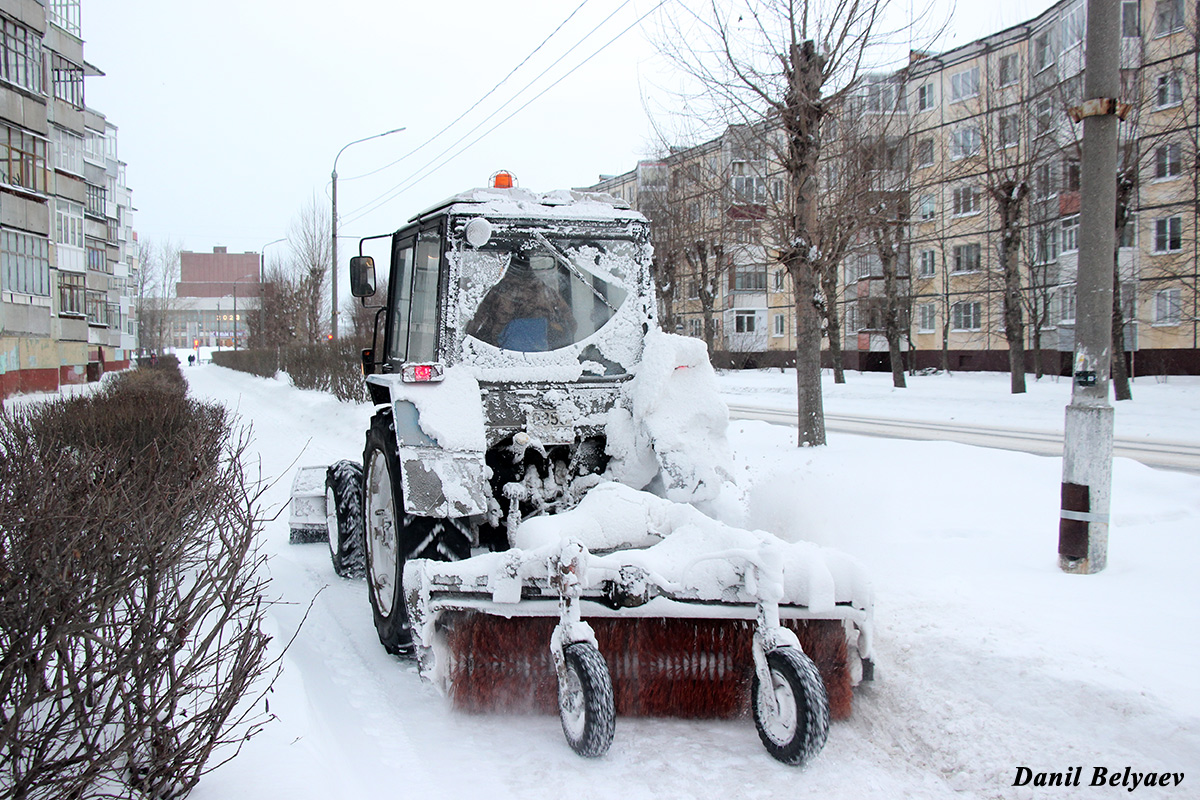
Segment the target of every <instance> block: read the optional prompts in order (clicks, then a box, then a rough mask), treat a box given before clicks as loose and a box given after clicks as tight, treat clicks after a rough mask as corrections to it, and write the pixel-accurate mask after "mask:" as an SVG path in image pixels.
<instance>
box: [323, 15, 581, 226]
mask: <svg viewBox="0 0 1200 800" xmlns="http://www.w3.org/2000/svg"><path fill="white" fill-rule="evenodd" d="M589 2H590V0H583V2H582V3H580V4H579V5H578V6H576V7H575V10H574V11H572V12H571V13H570V14H568V15H567V18H566V19H564V20H563V21H562V22H560V23H558V26H557V27H556V28H555V29H554V30H552V31H550V35H549V36H547V37H546V38H545V39H543V40H542V42H541V44H539V45H538V46H537V47H535V48H533V50H531V51H529V54H528V55H526V56H525V58H523V59H521V63H520V64H517V65H516V66H515V67H513V68H512V70H511V71H510V72H509V73H508V74H507V75H505V76H504V77H503V78H501V79H500V82H499V83H497V84H496V85H495V86H493V87H492V88H491V89H488V90H487V92H486V93H485V94H484V95H483V97H481V98H479V99H478V100H476V101H475V102H474V103H471V104H470V105H468V106H467V110H466V111H464V112H462V113H461V114H459V115H458V116H457V117H456V118H455V119H454V121H453V122H451V123H450V124H448V125H446V126H445V127H444V128H442V129H441V130H440V131H438V132H437V133H435V134H434V135H433V136H430V137H429V138H428V139H426V140H425V141H423V142H421V143H420V144H419V145H417V146H416V147H414V148H413V149H412V150H409V151H408V152H407V153H405V154H404V155H402V156H400V157H399V158H397V159H396V160H395V161H393V162H391V163H390V164H385V165H383V166H382V167H379V168H378V169H373V170H371V171H370V172H364V173H363V174H362V175H355V176H354V177H352V178H343V180H344V181H356V180H358V179H359V178H367V177H370V176H371V175H374V174H376V173H377V172H382V171H383V170H385V169H388V168H390V167H394V166H395V165H396V164H399V163H400V162H401V161H403V160H404V159H406V158H408V157H409V156H411V155H413V154H414V153H418V152H420V151H421V150H423V149H424V148H425V147H427V146H429V145H430V144H432V143H433V142H435V141H437V139H438V137H440V136H441V135H442V134H443V133H445V132H446V131H448V130H450V129H451V128H453V127H454V126H455V125H457V124H458V123H459V122H460V121H462V118H463V117H465V116H467V114H470V113H471V112H472V111H474V110H475V109H476V108H477V107H478V106H479V104H480V103H482V102H483V101H484V100H487V99H488V98H489V97H491V96H492V95H493V94H494V93H495V92H496V90H497V89H499V88H500V87H501V86H503V85H504V84H505V83H506V82H507V81H508V79H509V78H511V77H512V76H513V75H515V74H516V72H517V70H519V69H520V68H521V67H523V66H525V64H526V63H528V61H529V59H531V58H533V57H534V56H535V55H537V53H538V51H539V50H541V49H542V48H543V47H545V46H546V43H547V42H549V41H550V40H551V39H553V38H554V36H555V34H557V33H558V32H559V31H560V30H562V28H563V26H564V25H566V24H567V23H568V22H570V21H571V19H572V18H573V17H574V16H575V15H576V14H578V13H579V11H580V9H582V8H583V7H584V6H586V5H587V4H588V3H589ZM518 94H519V92H518ZM503 107H504V106H501V108H503ZM351 213H353V212H351Z"/></svg>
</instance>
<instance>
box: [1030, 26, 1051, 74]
mask: <svg viewBox="0 0 1200 800" xmlns="http://www.w3.org/2000/svg"><path fill="white" fill-rule="evenodd" d="M1052 34H1053V31H1052V30H1049V31H1046V32H1045V33H1043V34H1042V35H1040V36H1038V37H1036V38H1035V39H1034V40H1033V70H1034V72H1041V71H1042V70H1044V69H1046V68H1047V67H1050V66H1053V64H1054V39H1053V35H1052Z"/></svg>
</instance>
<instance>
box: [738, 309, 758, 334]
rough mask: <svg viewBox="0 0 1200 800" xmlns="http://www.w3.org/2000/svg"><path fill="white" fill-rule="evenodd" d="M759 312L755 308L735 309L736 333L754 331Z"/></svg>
mask: <svg viewBox="0 0 1200 800" xmlns="http://www.w3.org/2000/svg"><path fill="white" fill-rule="evenodd" d="M757 316H758V314H757V312H756V311H754V310H753V309H750V310H746V309H734V312H733V330H734V333H754V330H755V320H756V319H757Z"/></svg>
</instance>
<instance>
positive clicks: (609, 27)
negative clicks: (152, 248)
mask: <svg viewBox="0 0 1200 800" xmlns="http://www.w3.org/2000/svg"><path fill="white" fill-rule="evenodd" d="M927 1H928V0H927ZM680 2H688V3H696V2H699V0H666V3H665V4H663V6H662V8H661V10H660V12H659V13H663V12H667V11H669V10H670V9H671V7H672V6H673V5H675V4H677V3H680ZM932 2H933V3H934V11H933V15H941V16H943V17H945V16H946V15H947V14H952V16H951V23H950V29H949V32H948V34H947V36H946V37H944V38H943V39H942V40H940V41H939V42H937V43H936V44H935V47H936V49H939V50H940V49H948V48H949V47H952V46H955V45H958V44H962V43H965V42H968V41H971V40H972V39H975V38H978V37H979V36H982V35H985V34H987V33H991V32H994V31H997V30H1000V29H1002V28H1004V27H1007V26H1009V25H1012V24H1015V23H1017V22H1021V21H1023V20H1025V19H1028V18H1030V17H1032V16H1034V15H1035V14H1038V13H1040V12H1041V11H1043V10H1044V9H1046V8H1048V7H1049V6H1050V5H1051V4H1052V3H1051V2H1050V0H1004V2H992V3H981V2H978V0H959V4H958V5H959V7H958V8H957V9H955V10H953V11H951V9H953V3H952V2H951V0H932ZM581 3H582V5H581ZM913 4H915V5H916V7H918V8H919V7H920V6H921V4H922V3H921V0H911V2H910V0H895V2H893V10H894V11H895V10H899V11H900V13H907V12H906V11H905V9H907V8H909V7H910V6H911V5H913ZM658 5H659V0H628V2H623V0H441V1H440V2H439V1H438V0H425V2H415V1H414V0H399V2H396V0H339V1H338V2H334V3H329V2H320V3H317V2H308V1H307V0H207V2H204V3H187V2H183V3H181V2H174V0H83V37H84V39H85V41H86V44H85V48H84V53H85V56H86V58H87V60H88V61H89V62H90V63H91V64H94V65H95V66H96V67H98V68H99V69H100V70H102V71H103V72H104V73H105V76H104V77H96V78H88V79H87V87H86V92H87V95H86V97H87V103H88V105H89V106H90V107H92V108H94V109H96V110H98V111H100V112H102V113H104V114H105V115H106V116H107V117H108V119H109V121H110V122H112V123H113V124H115V125H117V126H118V127H119V129H120V157H121V159H122V160H123V161H125V162H127V163H128V165H129V167H128V181H129V185H130V187H131V188H132V189H133V199H134V207H135V208H136V212H135V214H134V228H135V229H136V230H137V231H138V232H139V235H140V237H142V238H146V237H149V238H151V239H154V240H163V239H168V238H169V239H171V240H173V241H174V242H176V243H178V244H180V245H182V246H183V247H184V248H185V249H189V250H196V251H206V250H211V248H212V247H213V246H214V245H225V246H227V247H228V248H229V249H230V251H238V252H240V251H259V250H261V249H262V247H263V245H264V244H266V243H267V242H270V241H271V240H273V239H278V238H279V237H282V236H284V235H286V234H287V231H288V226H289V224H290V223H291V221H292V220H293V219H294V218H295V217H296V215H297V214H298V212H299V211H300V210H301V208H302V207H303V206H304V205H305V204H306V203H308V202H313V201H314V200H315V202H317V203H319V204H321V205H322V206H323V207H326V208H327V207H328V204H329V202H330V197H329V184H330V172H331V171H332V168H333V161H334V157H335V155H336V154H337V152H338V150H339V149H340V148H341V147H342V146H343V145H345V144H347V143H348V142H351V141H353V140H355V139H359V138H362V137H365V136H370V135H372V134H375V133H381V132H383V131H386V130H389V129H392V128H396V127H400V126H406V127H407V130H405V131H403V132H400V133H395V134H392V135H390V136H387V137H385V138H382V139H377V140H374V141H369V142H364V143H362V144H357V145H354V146H353V147H350V148H348V149H347V150H346V151H345V153H344V154H343V155H342V156H341V158H340V160H339V161H338V210H339V217H340V218H341V223H342V224H341V229H340V230H341V233H342V235H343V236H346V237H358V236H366V235H370V234H377V233H384V232H388V231H392V230H395V229H396V228H397V227H399V226H400V225H401V224H402V223H403V222H404V221H405V220H407V219H408V218H409V217H410V216H411V215H412V214H414V213H416V212H417V211H420V210H421V209H423V208H425V207H427V206H429V205H432V204H433V203H435V202H437V201H438V200H441V199H443V198H445V197H447V196H449V195H451V194H453V193H454V192H456V191H460V190H462V189H465V188H468V187H471V186H478V185H483V184H484V182H485V181H486V179H487V178H488V176H489V175H490V174H491V173H493V172H494V171H496V170H498V169H508V170H510V171H512V172H513V173H515V174H516V176H517V178H518V180H519V181H520V184H521V185H522V186H524V187H527V188H532V189H555V188H564V187H571V186H580V185H587V184H589V183H593V182H595V181H596V179H597V176H598V175H599V174H600V173H620V172H624V171H626V170H629V169H631V168H632V167H633V166H634V165H635V164H636V162H637V160H638V159H639V158H646V157H648V156H650V155H652V152H653V150H654V148H655V138H654V135H653V132H652V130H653V129H652V126H651V123H650V121H649V118H648V116H647V111H646V108H647V107H650V108H652V109H654V108H661V107H662V104H663V101H662V100H661V99H659V98H661V96H662V95H661V92H660V88H661V87H669V86H671V85H672V83H673V81H675V80H676V79H675V77H674V76H673V75H672V74H670V73H669V71H668V70H667V69H666V67H665V66H664V65H663V64H662V63H661V61H660V60H659V59H658V58H657V57H656V56H655V52H654V48H653V46H652V45H651V44H650V36H649V34H650V33H651V32H652V31H653V30H654V26H653V24H652V21H653V19H654V17H653V16H652V15H651V16H650V17H648V18H647V19H646V20H645V22H644V23H642V24H638V20H639V18H641V17H642V16H643V15H646V14H647V13H649V12H652V11H653V10H654V9H655V8H656V7H657V6H658ZM577 9H578V10H577ZM572 12H575V14H574V16H573V17H572V18H571V19H570V20H569V21H567V22H566V23H565V24H563V25H562V28H561V30H559V31H558V32H557V34H555V35H554V36H553V37H552V38H551V39H550V40H549V42H547V43H546V44H545V46H544V47H543V48H542V49H541V50H540V51H539V52H538V53H537V54H535V55H534V56H533V57H532V58H530V59H529V61H528V63H526V64H525V65H524V66H522V67H521V68H520V69H519V70H518V71H517V72H516V73H515V74H514V75H513V76H512V77H511V78H509V79H508V81H507V82H506V83H504V84H503V85H502V86H501V87H500V88H499V89H497V90H496V91H495V93H494V94H493V95H492V96H491V97H488V98H487V99H486V100H485V101H483V102H482V103H480V104H478V105H476V103H477V101H479V99H480V98H482V97H483V96H484V95H485V94H487V92H488V91H489V90H491V89H492V88H493V87H494V86H495V85H496V84H497V82H499V81H500V80H501V78H503V77H504V76H505V75H507V74H508V73H509V72H510V70H512V69H513V68H514V67H516V66H517V65H518V64H519V63H520V62H521V61H522V59H524V58H525V57H526V56H528V55H529V54H530V53H531V51H533V50H534V48H536V47H537V46H538V45H539V44H540V43H541V42H542V41H543V40H544V39H546V38H547V37H548V36H550V34H551V33H552V32H553V31H554V30H555V28H556V27H557V26H559V25H560V23H563V22H564V20H567V17H568V15H570V14H571V13H572ZM610 15H611V16H610ZM630 26H632V28H631V27H630ZM627 28H629V30H628V32H626V33H624V35H621V36H620V37H619V38H616V37H618V36H619V35H620V34H621V33H622V31H625V30H626V29H627ZM589 33H591V35H590V36H588V34H589ZM585 37H587V38H586V39H585ZM614 38H616V41H615V43H613V44H611V45H609V42H610V41H611V40H613V39H614ZM581 40H584V41H583V42H582V43H581V44H578V46H576V45H577V43H579V42H580V41H581ZM605 45H609V46H607V47H605ZM573 47H574V49H573V50H572V48H573ZM568 50H570V51H571V52H570V53H569V54H568V55H566V56H565V58H563V59H562V60H561V61H560V62H558V63H557V64H555V63H554V62H555V61H556V60H557V59H559V58H560V57H562V56H563V55H564V53H567V51H568ZM597 51H601V52H599V53H598V54H596V55H594V56H593V54H594V53H596V52H597ZM585 61H586V63H583V65H582V66H580V67H579V68H578V69H576V70H575V71H574V72H572V73H571V74H570V75H566V73H567V72H569V71H571V70H572V69H574V68H575V67H576V66H577V65H579V64H581V63H582V62H585ZM543 70H546V73H545V75H544V77H541V78H540V79H536V78H537V76H538V75H539V74H540V73H542V72H543ZM564 75H566V77H564ZM535 79H536V80H535ZM560 79H561V81H560ZM531 81H534V83H533V86H532V87H531V88H530V89H528V90H526V91H525V92H524V93H522V94H520V95H519V96H517V97H516V99H515V100H512V98H513V96H514V95H516V94H517V93H518V91H519V90H520V89H521V88H522V87H525V86H526V84H528V83H530V82H531ZM556 81H560V82H558V83H557V85H554V86H552V87H551V84H553V83H555V82H556ZM539 95H540V96H539ZM646 96H649V97H650V98H651V99H650V102H649V104H647V103H644V102H643V98H644V97H646ZM535 97H536V99H534V98H535ZM510 100H512V102H510V103H509V105H508V106H506V107H504V108H503V109H501V106H502V105H503V104H504V103H505V102H506V101H510ZM530 100H532V102H529V104H528V105H527V106H525V107H524V108H521V107H522V106H524V105H525V103H526V102H527V101H530ZM518 109H521V110H519V111H518ZM464 112H465V113H466V116H465V117H464V118H463V119H462V120H461V121H460V122H458V123H456V124H454V125H453V126H452V127H451V128H450V130H449V131H447V132H446V133H445V134H442V135H441V136H440V137H438V138H437V139H435V140H434V141H432V143H429V144H427V145H426V146H425V147H423V148H422V149H420V150H419V151H418V152H416V153H413V154H411V155H408V154H409V153H410V152H411V151H412V150H414V149H415V148H417V147H418V146H420V145H423V144H426V143H427V142H428V141H429V140H430V139H432V138H433V137H434V136H435V135H437V134H438V133H439V132H440V131H441V130H442V129H443V128H444V127H446V126H447V125H450V124H451V123H452V122H454V120H455V119H456V118H457V117H459V115H461V114H464ZM514 112H516V113H515V114H514ZM510 114H514V115H513V116H512V117H511V118H510V119H508V120H507V121H503V120H504V119H505V118H506V117H508V116H509V115H510ZM497 123H499V124H498V126H497ZM472 129H474V130H472ZM480 137H482V138H480ZM477 140H478V141H477ZM406 155H407V156H408V157H407V158H403V157H404V156H406ZM393 162H396V163H393ZM389 165H390V166H389ZM427 165H428V166H427ZM435 168H436V169H435ZM373 170H378V171H377V172H376V173H375V174H373V175H369V176H367V177H359V176H363V175H364V174H365V173H369V172H372V171H373ZM430 170H433V171H432V172H430ZM427 173H429V174H428V175H427V177H422V176H425V175H426V174H427ZM341 247H342V248H344V249H343V251H342V253H340V254H339V255H344V257H343V258H342V259H341V260H342V261H343V263H344V262H345V257H348V255H349V252H350V250H351V248H352V247H353V242H351V241H349V240H348V239H343V240H342V244H341ZM276 248H278V250H277V249H276ZM283 248H284V245H276V246H275V247H272V248H269V249H268V250H267V253H268V256H269V257H270V258H271V259H272V260H274V259H275V258H277V257H280V256H282V255H283V253H282V250H283Z"/></svg>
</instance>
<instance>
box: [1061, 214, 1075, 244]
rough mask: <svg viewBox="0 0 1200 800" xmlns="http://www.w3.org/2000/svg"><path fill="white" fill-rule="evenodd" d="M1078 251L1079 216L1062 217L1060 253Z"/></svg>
mask: <svg viewBox="0 0 1200 800" xmlns="http://www.w3.org/2000/svg"><path fill="white" fill-rule="evenodd" d="M1078 249H1079V215H1078V214H1072V215H1071V216H1069V217H1063V221H1062V251H1063V252H1064V253H1070V252H1072V251H1073V250H1078Z"/></svg>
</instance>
